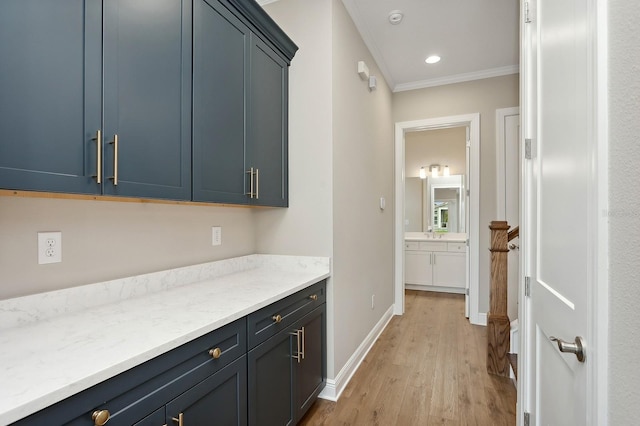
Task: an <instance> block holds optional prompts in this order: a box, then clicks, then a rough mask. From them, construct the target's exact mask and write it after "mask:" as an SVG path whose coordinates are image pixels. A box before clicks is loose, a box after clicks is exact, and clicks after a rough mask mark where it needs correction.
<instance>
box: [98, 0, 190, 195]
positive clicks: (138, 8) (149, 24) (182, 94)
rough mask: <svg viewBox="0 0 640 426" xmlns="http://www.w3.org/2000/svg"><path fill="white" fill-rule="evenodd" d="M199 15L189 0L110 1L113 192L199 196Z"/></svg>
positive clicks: (107, 67)
mask: <svg viewBox="0 0 640 426" xmlns="http://www.w3.org/2000/svg"><path fill="white" fill-rule="evenodd" d="M191 17H192V10H191V2H190V1H188V0H182V1H181V0H109V1H105V2H104V144H105V148H104V153H105V155H104V169H105V185H104V193H105V194H113V195H123V196H136V197H150V198H169V199H184V200H188V199H190V198H191V28H192V27H191ZM116 136H117V137H116ZM116 154H117V155H116Z"/></svg>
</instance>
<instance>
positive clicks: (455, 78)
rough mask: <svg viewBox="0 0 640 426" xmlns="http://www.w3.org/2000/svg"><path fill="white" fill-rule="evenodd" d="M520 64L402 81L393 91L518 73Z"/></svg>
mask: <svg viewBox="0 0 640 426" xmlns="http://www.w3.org/2000/svg"><path fill="white" fill-rule="evenodd" d="M519 72H520V66H519V65H510V66H506V67H500V68H491V69H488V70H482V71H475V72H468V73H464V74H455V75H449V76H446V77H440V78H433V79H430V80H421V81H413V82H411V83H401V84H398V85H396V86H395V87H394V88H393V92H394V93H395V92H404V91H407V90H416V89H424V88H427V87H435V86H444V85H447V84H454V83H463V82H465V81H473V80H482V79H484V78H492V77H501V76H503V75H510V74H518V73H519Z"/></svg>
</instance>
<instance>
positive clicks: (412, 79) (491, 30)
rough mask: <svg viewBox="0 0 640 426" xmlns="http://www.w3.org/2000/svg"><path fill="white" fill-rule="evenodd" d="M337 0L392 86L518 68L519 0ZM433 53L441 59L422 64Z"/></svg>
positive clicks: (432, 82) (455, 79) (468, 77)
mask: <svg viewBox="0 0 640 426" xmlns="http://www.w3.org/2000/svg"><path fill="white" fill-rule="evenodd" d="M271 1H273V0H271ZM269 2H270V1H269V0H261V1H260V3H263V4H264V3H269ZM342 2H343V3H344V5H345V7H346V8H347V11H348V12H349V14H350V15H351V18H352V19H353V21H354V22H355V24H356V27H357V28H358V30H359V32H360V34H361V35H362V38H363V39H364V41H365V43H366V45H367V47H368V48H369V50H370V51H371V53H372V55H373V57H374V59H375V60H376V62H377V64H378V66H379V67H380V69H381V71H382V73H383V75H384V77H385V80H386V81H387V83H388V84H389V86H390V87H391V89H392V90H393V91H401V90H411V89H418V88H422V87H430V86H437V85H441V84H450V83H456V82H461V81H469V80H475V79H479V78H487V77H495V76H499V75H506V74H513V73H516V72H518V70H519V68H518V64H519V42H518V40H519V25H518V23H519V1H518V0H342ZM392 10H400V11H402V12H403V14H404V19H403V20H402V22H401V23H400V24H398V25H392V24H391V23H389V12H391V11H392ZM434 54H435V55H438V56H440V57H441V58H442V60H441V61H440V62H439V63H437V64H434V65H427V64H425V62H424V60H425V59H426V57H427V56H429V55H434Z"/></svg>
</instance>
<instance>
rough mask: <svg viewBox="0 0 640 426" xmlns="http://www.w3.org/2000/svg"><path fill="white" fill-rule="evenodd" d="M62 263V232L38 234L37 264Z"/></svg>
mask: <svg viewBox="0 0 640 426" xmlns="http://www.w3.org/2000/svg"><path fill="white" fill-rule="evenodd" d="M60 262H62V232H38V264H40V265H44V264H47V263H60Z"/></svg>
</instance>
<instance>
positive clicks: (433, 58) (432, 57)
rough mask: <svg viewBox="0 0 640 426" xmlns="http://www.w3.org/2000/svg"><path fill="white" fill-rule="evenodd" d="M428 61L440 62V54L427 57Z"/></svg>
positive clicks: (432, 62) (429, 62)
mask: <svg viewBox="0 0 640 426" xmlns="http://www.w3.org/2000/svg"><path fill="white" fill-rule="evenodd" d="M424 61H425V62H426V63H428V64H436V63H438V62H440V56H438V55H431V56H429V57H428V58H427V59H425V60H424Z"/></svg>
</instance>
